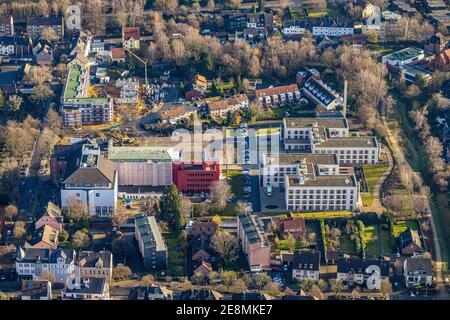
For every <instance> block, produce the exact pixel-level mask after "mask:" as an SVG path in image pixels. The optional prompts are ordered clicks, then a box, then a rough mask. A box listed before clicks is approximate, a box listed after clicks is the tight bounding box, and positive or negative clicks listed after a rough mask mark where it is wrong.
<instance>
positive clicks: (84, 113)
mask: <svg viewBox="0 0 450 320" xmlns="http://www.w3.org/2000/svg"><path fill="white" fill-rule="evenodd" d="M88 86H89V66H87V65H86V64H83V63H81V62H79V61H78V59H75V60H73V61H72V62H71V63H70V64H69V68H68V71H67V79H66V83H65V84H64V89H63V95H62V97H61V114H62V118H63V125H64V127H73V128H81V127H82V126H84V125H94V124H105V123H111V122H112V121H113V115H114V108H113V100H112V98H109V97H106V98H96V97H88Z"/></svg>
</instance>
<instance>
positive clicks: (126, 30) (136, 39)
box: [122, 27, 141, 50]
mask: <svg viewBox="0 0 450 320" xmlns="http://www.w3.org/2000/svg"><path fill="white" fill-rule="evenodd" d="M140 41H141V30H140V28H139V27H122V46H123V47H124V48H125V49H127V50H131V49H135V50H139V49H140V47H141V44H140Z"/></svg>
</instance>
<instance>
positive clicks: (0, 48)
mask: <svg viewBox="0 0 450 320" xmlns="http://www.w3.org/2000/svg"><path fill="white" fill-rule="evenodd" d="M0 55H2V56H9V55H14V45H13V44H0Z"/></svg>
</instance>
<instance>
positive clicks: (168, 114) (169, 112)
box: [158, 104, 197, 124]
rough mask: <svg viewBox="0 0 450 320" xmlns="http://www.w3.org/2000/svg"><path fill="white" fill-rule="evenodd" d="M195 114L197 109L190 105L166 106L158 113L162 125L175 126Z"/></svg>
mask: <svg viewBox="0 0 450 320" xmlns="http://www.w3.org/2000/svg"><path fill="white" fill-rule="evenodd" d="M196 113H197V109H196V108H195V107H194V106H191V105H184V104H175V105H166V106H164V107H163V108H161V110H160V111H159V112H158V117H159V119H160V120H161V122H162V123H168V124H176V123H177V121H179V120H182V119H189V118H190V117H192V116H193V115H194V114H196Z"/></svg>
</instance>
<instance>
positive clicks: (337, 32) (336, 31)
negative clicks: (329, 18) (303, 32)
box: [312, 26, 355, 37]
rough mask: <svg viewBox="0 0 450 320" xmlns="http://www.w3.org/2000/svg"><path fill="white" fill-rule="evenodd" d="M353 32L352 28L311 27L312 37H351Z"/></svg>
mask: <svg viewBox="0 0 450 320" xmlns="http://www.w3.org/2000/svg"><path fill="white" fill-rule="evenodd" d="M354 32H355V29H354V28H353V27H319V26H318V27H313V28H312V34H313V36H331V37H340V36H347V35H352V34H353V33H354Z"/></svg>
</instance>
